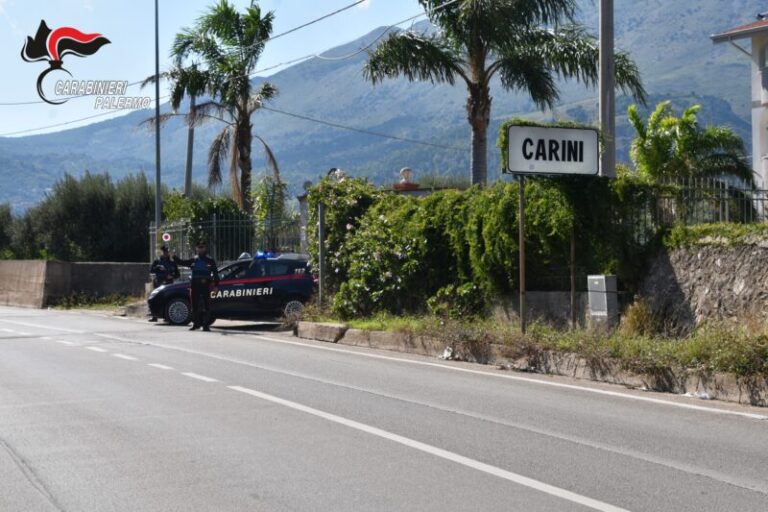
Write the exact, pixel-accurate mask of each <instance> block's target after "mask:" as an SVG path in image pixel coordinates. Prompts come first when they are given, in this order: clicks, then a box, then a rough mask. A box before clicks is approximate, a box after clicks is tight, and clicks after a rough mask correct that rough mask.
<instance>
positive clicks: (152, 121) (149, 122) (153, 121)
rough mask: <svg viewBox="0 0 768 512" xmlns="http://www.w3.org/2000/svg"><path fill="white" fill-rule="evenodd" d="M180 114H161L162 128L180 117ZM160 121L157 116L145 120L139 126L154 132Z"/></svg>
mask: <svg viewBox="0 0 768 512" xmlns="http://www.w3.org/2000/svg"><path fill="white" fill-rule="evenodd" d="M179 115H180V114H175V113H173V112H166V113H165V114H160V126H163V125H164V124H165V123H167V122H168V121H170V120H171V119H173V118H174V117H179ZM157 121H158V119H157V118H156V117H155V116H152V117H148V118H146V119H145V120H143V121H142V122H141V123H140V124H139V126H145V127H147V128H149V129H152V130H154V129H155V127H156V126H157Z"/></svg>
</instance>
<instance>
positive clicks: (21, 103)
mask: <svg viewBox="0 0 768 512" xmlns="http://www.w3.org/2000/svg"><path fill="white" fill-rule="evenodd" d="M367 1H368V0H357V1H356V2H354V3H351V4H349V5H347V6H344V7H342V8H340V9H337V10H335V11H333V12H330V13H328V14H325V15H323V16H320V17H319V18H315V19H314V20H311V21H308V22H307V23H304V24H302V25H299V26H298V27H293V28H292V29H289V30H286V31H285V32H281V33H280V34H277V35H274V36H270V37H269V38H268V39H266V40H265V41H264V44H266V43H267V42H269V41H274V40H275V39H279V38H281V37H284V36H287V35H288V34H292V33H294V32H297V31H299V30H301V29H303V28H306V27H309V26H311V25H314V24H315V23H319V22H321V21H323V20H326V19H328V18H331V17H333V16H336V15H337V14H341V13H342V12H344V11H348V10H349V9H352V8H353V7H356V6H358V5H360V4H362V3H365V2H367ZM260 44H261V43H260ZM252 46H253V45H252ZM246 48H248V47H246ZM240 51H241V49H238V50H233V51H232V52H230V53H232V54H234V53H237V52H240ZM297 61H298V59H297ZM270 69H271V68H270ZM263 71H266V70H262V71H260V72H263ZM143 82H144V81H143V80H137V81H136V82H131V83H129V84H128V87H133V86H135V85H139V84H141V83H143ZM87 96H90V95H88V94H76V95H72V96H66V97H63V98H61V99H62V100H64V101H69V100H73V99H77V98H84V97H87ZM42 103H45V101H43V100H29V101H10V102H0V107H19V106H26V105H39V104H42Z"/></svg>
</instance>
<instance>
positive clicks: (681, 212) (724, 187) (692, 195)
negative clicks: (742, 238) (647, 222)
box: [653, 178, 768, 226]
mask: <svg viewBox="0 0 768 512" xmlns="http://www.w3.org/2000/svg"><path fill="white" fill-rule="evenodd" d="M766 207H768V190H762V189H756V188H750V187H745V186H742V185H737V184H732V183H729V182H728V181H727V180H724V179H715V178H696V179H686V180H679V181H674V182H667V183H664V186H663V190H662V192H660V193H659V195H658V197H657V200H656V204H655V212H653V213H654V217H655V219H654V220H655V221H656V222H658V224H659V225H661V226H672V225H675V224H684V225H693V224H711V223H714V222H737V223H756V222H765V221H766V220H767V219H766V215H767V214H768V210H767V208H766Z"/></svg>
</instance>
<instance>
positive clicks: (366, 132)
mask: <svg viewBox="0 0 768 512" xmlns="http://www.w3.org/2000/svg"><path fill="white" fill-rule="evenodd" d="M261 108H262V109H264V110H267V111H269V112H274V113H275V114H282V115H284V116H289V117H294V118H296V119H301V120H304V121H310V122H312V123H317V124H322V125H325V126H330V127H332V128H339V129H341V130H348V131H352V132H357V133H362V134H364V135H371V136H373V137H381V138H384V139H392V140H397V141H400V142H408V143H411V144H419V145H422V146H429V147H433V148H440V149H450V150H454V151H466V150H467V148H460V147H457V146H446V145H443V144H435V143H434V142H427V141H423V140H417V139H409V138H406V137H398V136H397V135H390V134H388V133H381V132H374V131H371V130H366V129H363V128H355V127H354V126H347V125H343V124H339V123H335V122H332V121H326V120H324V119H317V118H315V117H309V116H305V115H301V114H295V113H293V112H286V111H285V110H278V109H276V108H272V107H265V106H263V105H262V107H261Z"/></svg>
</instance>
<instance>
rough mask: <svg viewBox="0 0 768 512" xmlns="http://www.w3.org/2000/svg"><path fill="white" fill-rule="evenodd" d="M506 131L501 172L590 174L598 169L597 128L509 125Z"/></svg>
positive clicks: (598, 144) (595, 172)
mask: <svg viewBox="0 0 768 512" xmlns="http://www.w3.org/2000/svg"><path fill="white" fill-rule="evenodd" d="M508 130H509V131H508V132H507V155H508V159H507V169H505V171H504V172H505V173H509V174H570V175H590V176H594V175H596V174H597V173H598V172H599V169H600V140H599V137H598V135H597V130H594V129H591V128H543V127H538V126H510V127H509V129H508Z"/></svg>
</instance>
